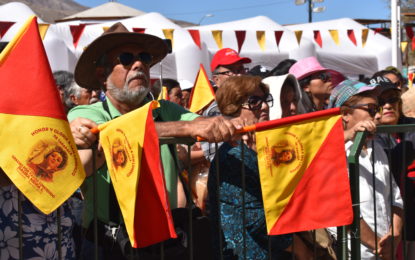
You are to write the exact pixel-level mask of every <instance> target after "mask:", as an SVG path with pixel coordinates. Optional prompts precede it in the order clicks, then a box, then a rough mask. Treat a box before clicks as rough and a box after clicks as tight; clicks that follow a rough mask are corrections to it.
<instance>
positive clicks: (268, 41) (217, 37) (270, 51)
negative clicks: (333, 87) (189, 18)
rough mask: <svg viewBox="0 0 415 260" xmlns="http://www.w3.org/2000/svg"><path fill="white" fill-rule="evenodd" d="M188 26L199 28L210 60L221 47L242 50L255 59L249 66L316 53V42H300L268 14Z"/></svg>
mask: <svg viewBox="0 0 415 260" xmlns="http://www.w3.org/2000/svg"><path fill="white" fill-rule="evenodd" d="M188 29H194V30H199V32H200V38H201V41H202V42H203V43H204V44H205V45H206V47H207V49H208V52H209V60H210V59H211V57H212V56H213V55H214V53H215V52H216V51H217V50H219V49H221V48H232V49H235V50H240V54H241V55H242V56H245V57H249V58H251V59H252V63H251V64H249V67H254V66H256V65H263V66H266V67H269V68H273V67H275V66H276V65H277V64H278V63H279V62H280V61H282V60H284V59H288V58H290V59H297V60H298V59H301V58H305V57H309V56H314V55H315V54H316V52H315V47H314V44H313V43H312V42H311V41H310V40H308V39H305V40H303V41H302V42H301V43H298V41H297V39H296V36H295V34H294V33H293V32H292V31H290V30H288V29H287V28H284V27H283V26H281V25H279V24H277V23H276V22H274V21H273V20H271V19H269V18H268V17H266V16H256V17H252V18H248V19H242V20H236V21H232V22H226V23H218V24H211V25H204V26H195V27H190V28H188Z"/></svg>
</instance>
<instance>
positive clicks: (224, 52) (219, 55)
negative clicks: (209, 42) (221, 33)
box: [210, 48, 251, 72]
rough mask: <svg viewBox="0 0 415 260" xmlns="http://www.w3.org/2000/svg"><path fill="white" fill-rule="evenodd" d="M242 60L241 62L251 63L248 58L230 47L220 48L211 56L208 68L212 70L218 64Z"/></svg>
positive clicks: (228, 63)
mask: <svg viewBox="0 0 415 260" xmlns="http://www.w3.org/2000/svg"><path fill="white" fill-rule="evenodd" d="M238 61H242V63H251V59H250V58H246V57H240V56H239V55H238V53H237V52H236V51H235V50H233V49H230V48H224V49H220V50H218V51H217V52H216V53H215V56H213V59H212V62H211V63H210V70H211V71H212V72H213V71H214V70H215V69H216V68H217V67H218V66H219V65H230V64H234V63H237V62H238Z"/></svg>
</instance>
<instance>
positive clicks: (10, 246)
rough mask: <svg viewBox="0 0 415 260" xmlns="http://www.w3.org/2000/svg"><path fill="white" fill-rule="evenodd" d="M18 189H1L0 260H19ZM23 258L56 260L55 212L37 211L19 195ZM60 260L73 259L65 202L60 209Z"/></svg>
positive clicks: (70, 224)
mask: <svg viewBox="0 0 415 260" xmlns="http://www.w3.org/2000/svg"><path fill="white" fill-rule="evenodd" d="M17 194H18V190H17V189H16V187H15V186H14V185H8V186H4V187H0V259H1V260H3V259H19V238H18V233H19V226H18V211H17V210H18V202H17ZM22 208H23V215H22V222H23V259H25V260H44V259H50V260H52V259H58V237H57V229H58V227H57V222H56V216H57V214H56V211H54V212H53V213H51V214H49V215H45V214H43V213H42V212H40V211H39V210H38V209H36V207H34V206H33V204H32V203H31V202H30V201H29V200H28V199H27V198H25V197H24V196H22ZM59 209H60V211H61V212H60V213H61V230H62V241H61V243H62V251H61V252H62V259H75V251H74V245H73V239H72V226H73V222H74V217H73V215H72V212H71V209H70V207H69V205H68V203H66V202H65V203H64V204H63V205H62V206H61V207H60V208H59Z"/></svg>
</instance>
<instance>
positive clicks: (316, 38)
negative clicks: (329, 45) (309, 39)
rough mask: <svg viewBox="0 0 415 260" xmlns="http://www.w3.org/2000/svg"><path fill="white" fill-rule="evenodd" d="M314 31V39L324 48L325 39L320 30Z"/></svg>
mask: <svg viewBox="0 0 415 260" xmlns="http://www.w3.org/2000/svg"><path fill="white" fill-rule="evenodd" d="M313 32H314V41H315V42H316V43H317V44H318V46H320V48H323V40H322V39H321V34H320V31H318V30H316V31H313Z"/></svg>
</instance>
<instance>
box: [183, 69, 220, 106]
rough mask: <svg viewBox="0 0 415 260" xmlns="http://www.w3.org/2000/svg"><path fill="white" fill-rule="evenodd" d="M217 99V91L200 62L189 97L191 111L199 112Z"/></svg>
mask: <svg viewBox="0 0 415 260" xmlns="http://www.w3.org/2000/svg"><path fill="white" fill-rule="evenodd" d="M213 100H215V91H213V87H212V85H211V84H210V82H209V78H208V76H207V75H206V70H205V68H204V67H203V65H202V64H200V69H199V73H198V74H197V77H196V81H195V84H194V87H193V89H192V92H191V93H190V99H189V111H191V112H193V113H197V112H199V111H200V110H202V109H203V108H205V107H206V106H208V105H209V104H210V103H211V102H212V101H213Z"/></svg>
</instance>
